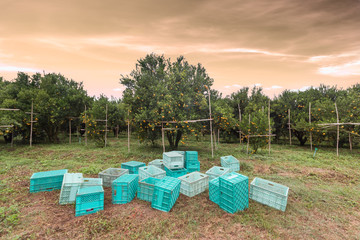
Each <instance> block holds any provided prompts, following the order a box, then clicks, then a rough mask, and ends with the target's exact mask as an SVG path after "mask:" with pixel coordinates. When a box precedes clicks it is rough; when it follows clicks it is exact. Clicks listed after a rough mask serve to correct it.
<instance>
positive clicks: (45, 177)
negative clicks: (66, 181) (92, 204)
mask: <svg viewBox="0 0 360 240" xmlns="http://www.w3.org/2000/svg"><path fill="white" fill-rule="evenodd" d="M67 172H68V170H67V169H61V170H54V171H46V172H37V173H34V174H33V175H32V176H31V178H30V192H31V193H35V192H45V191H52V190H56V189H61V186H62V182H63V178H64V174H65V173H67Z"/></svg>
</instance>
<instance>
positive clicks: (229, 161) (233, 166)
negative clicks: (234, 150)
mask: <svg viewBox="0 0 360 240" xmlns="http://www.w3.org/2000/svg"><path fill="white" fill-rule="evenodd" d="M220 162H221V166H222V167H225V168H230V170H231V171H232V172H238V171H240V162H239V160H237V159H236V158H235V157H233V156H224V157H220Z"/></svg>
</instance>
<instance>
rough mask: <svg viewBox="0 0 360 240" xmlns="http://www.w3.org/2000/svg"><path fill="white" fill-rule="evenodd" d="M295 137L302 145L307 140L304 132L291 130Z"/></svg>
mask: <svg viewBox="0 0 360 240" xmlns="http://www.w3.org/2000/svg"><path fill="white" fill-rule="evenodd" d="M293 132H294V135H295V137H296V138H297V139H298V140H299V142H300V146H304V145H305V143H306V141H307V137H306V135H305V133H304V132H299V131H296V130H293Z"/></svg>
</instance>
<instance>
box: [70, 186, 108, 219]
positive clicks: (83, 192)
mask: <svg viewBox="0 0 360 240" xmlns="http://www.w3.org/2000/svg"><path fill="white" fill-rule="evenodd" d="M100 210H104V189H103V187H102V186H90V187H89V186H86V187H80V189H79V190H78V192H77V194H76V206H75V216H76V217H78V216H83V215H87V214H91V213H95V212H98V211H100Z"/></svg>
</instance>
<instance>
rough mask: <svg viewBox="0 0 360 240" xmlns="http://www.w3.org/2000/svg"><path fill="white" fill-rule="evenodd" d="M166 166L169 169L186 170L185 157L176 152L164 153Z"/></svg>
mask: <svg viewBox="0 0 360 240" xmlns="http://www.w3.org/2000/svg"><path fill="white" fill-rule="evenodd" d="M163 161H164V166H165V167H167V168H168V169H180V168H184V156H183V155H181V154H179V153H176V152H165V153H163Z"/></svg>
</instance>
